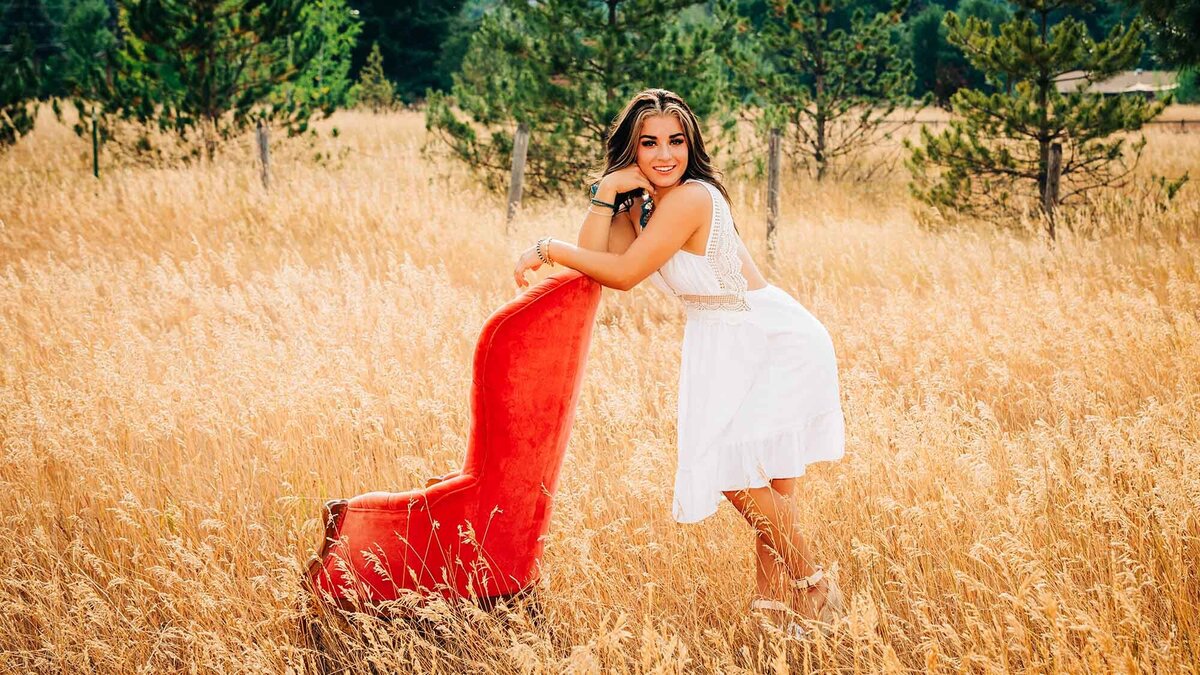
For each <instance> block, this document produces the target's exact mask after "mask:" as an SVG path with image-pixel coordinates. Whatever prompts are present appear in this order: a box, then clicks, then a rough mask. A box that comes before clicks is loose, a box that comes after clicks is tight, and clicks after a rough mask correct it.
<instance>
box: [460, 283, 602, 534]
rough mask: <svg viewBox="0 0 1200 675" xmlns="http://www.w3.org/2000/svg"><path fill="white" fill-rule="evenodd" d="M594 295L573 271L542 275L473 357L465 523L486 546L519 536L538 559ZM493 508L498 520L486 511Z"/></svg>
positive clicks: (487, 327)
mask: <svg viewBox="0 0 1200 675" xmlns="http://www.w3.org/2000/svg"><path fill="white" fill-rule="evenodd" d="M600 294H601V286H600V284H599V283H597V282H596V281H595V280H593V279H591V278H590V277H588V276H586V275H583V274H581V273H579V272H576V271H574V270H567V271H564V272H559V273H557V274H554V275H551V276H550V277H548V278H546V279H544V280H542V281H541V282H540V283H539V284H537V285H535V286H534V287H533V288H530V289H529V290H528V291H526V292H525V293H523V294H522V295H521V296H519V297H517V298H515V299H514V300H512V301H511V302H509V303H508V304H506V305H505V306H504V307H502V308H500V309H498V310H497V311H496V312H494V313H493V314H492V315H491V317H489V318H488V320H487V322H486V323H485V324H484V327H483V330H482V331H481V333H480V336H479V342H478V344H477V346H476V348H475V366H474V379H473V380H472V383H471V430H470V439H469V442H468V447H467V458H466V463H465V466H464V467H463V473H465V474H470V475H473V476H475V477H476V478H477V479H478V480H479V484H480V491H479V512H478V513H477V515H476V521H475V522H474V523H472V525H473V527H474V530H475V533H476V537H477V538H478V540H479V543H481V544H482V545H483V546H484V548H485V549H486V548H488V547H487V543H488V541H489V540H491V541H499V542H514V541H515V540H524V539H525V538H526V537H529V538H530V539H532V540H533V541H529V542H528V544H529V545H530V546H532V547H533V548H532V549H526V550H529V551H530V552H531V553H533V555H534V556H535V557H536V556H538V555H540V553H541V535H542V534H545V532H546V531H547V529H548V528H549V516H550V498H551V496H552V495H553V494H554V492H555V490H556V489H557V487H558V474H559V469H560V468H561V467H562V462H563V457H564V455H565V453H566V447H567V440H568V438H569V437H570V434H571V427H572V424H573V422H574V418H575V405H576V403H577V402H578V400H579V392H580V389H581V388H582V384H583V373H584V366H585V365H586V363H587V353H588V345H589V344H590V343H591V338H592V326H593V322H594V320H595V315H596V308H597V307H598V306H599V304H600ZM496 508H499V509H501V510H502V511H503V514H504V517H502V518H501V517H497V514H494V513H493V510H494V509H496Z"/></svg>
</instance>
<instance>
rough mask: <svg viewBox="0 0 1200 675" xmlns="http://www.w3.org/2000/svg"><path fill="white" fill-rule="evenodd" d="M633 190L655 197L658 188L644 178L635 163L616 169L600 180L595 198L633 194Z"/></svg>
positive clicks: (644, 175)
mask: <svg viewBox="0 0 1200 675" xmlns="http://www.w3.org/2000/svg"><path fill="white" fill-rule="evenodd" d="M635 190H646V191H647V192H649V193H650V196H651V197H653V196H655V193H656V192H657V191H658V188H656V187H654V184H653V183H651V182H650V179H649V178H646V174H644V173H642V170H641V169H640V168H638V165H637V164H636V163H634V164H630V165H629V166H626V167H623V168H620V169H617V170H616V171H614V172H612V173H610V174H608V175H607V176H605V177H604V178H601V179H600V190H599V191H598V192H597V193H596V194H597V196H599V195H601V194H604V195H605V196H611V197H615V196H616V195H618V194H620V193H622V192H633V191H635ZM601 199H603V197H601Z"/></svg>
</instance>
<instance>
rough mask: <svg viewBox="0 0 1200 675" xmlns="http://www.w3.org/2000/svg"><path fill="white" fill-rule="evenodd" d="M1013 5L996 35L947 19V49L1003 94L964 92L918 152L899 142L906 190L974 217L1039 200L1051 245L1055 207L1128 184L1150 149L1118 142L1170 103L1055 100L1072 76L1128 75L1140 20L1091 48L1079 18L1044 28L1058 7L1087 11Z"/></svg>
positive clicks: (1053, 0) (1042, 0)
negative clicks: (1064, 78) (1063, 80)
mask: <svg viewBox="0 0 1200 675" xmlns="http://www.w3.org/2000/svg"><path fill="white" fill-rule="evenodd" d="M1014 4H1016V5H1017V6H1018V7H1019V9H1018V12H1017V13H1016V15H1015V16H1014V17H1013V18H1012V19H1011V20H1009V21H1007V22H1006V23H1004V24H1003V25H1002V26H1001V27H1000V34H999V35H995V34H993V32H992V30H991V26H990V25H989V24H988V23H987V22H985V21H981V20H979V19H977V18H975V17H968V18H967V19H966V21H965V22H964V21H961V20H960V19H959V17H958V16H957V15H956V14H955V13H954V12H948V13H947V14H946V18H945V23H946V27H947V28H948V30H949V34H948V36H949V39H950V41H951V43H953V44H955V45H957V46H959V47H960V48H962V50H963V52H964V53H965V54H966V57H967V59H968V60H969V61H970V62H971V64H972V65H973V66H974V67H976V68H978V69H979V70H981V71H982V72H983V73H984V74H985V75H986V76H987V78H988V82H989V83H990V84H992V85H993V86H994V87H996V89H997V90H998V91H997V92H995V93H991V94H988V93H985V92H982V91H978V90H975V89H961V90H959V91H958V92H957V93H956V94H955V95H954V96H953V98H952V99H951V107H952V109H953V112H954V115H955V118H954V119H952V120H951V121H950V124H949V126H948V128H947V129H946V130H944V131H943V132H941V133H939V134H934V133H932V132H930V131H929V130H928V129H927V128H924V127H922V128H921V140H920V145H919V146H918V144H916V143H913V142H911V141H908V140H905V146H906V147H907V148H908V149H909V150H911V153H912V154H911V155H910V156H909V158H908V160H907V163H908V166H909V169H910V170H911V172H912V175H913V181H912V182H911V183H910V189H911V190H912V193H913V195H914V196H916V197H917V198H919V199H921V200H923V201H925V202H927V203H929V204H931V205H935V206H939V207H947V208H951V209H956V210H959V211H961V212H965V213H977V214H981V213H991V214H995V213H998V212H999V213H1003V212H1007V211H1008V210H1010V209H1011V208H1013V207H1025V206H1027V205H1028V199H1031V198H1033V199H1036V201H1037V207H1038V208H1040V209H1041V212H1042V213H1043V214H1044V215H1045V216H1046V223H1047V230H1048V232H1049V234H1050V237H1051V238H1054V236H1055V218H1054V213H1055V209H1056V208H1057V207H1058V205H1059V204H1062V203H1066V202H1069V201H1071V200H1073V199H1078V198H1081V197H1082V196H1083V195H1084V194H1086V193H1087V192H1088V191H1090V190H1094V189H1097V188H1102V187H1105V186H1117V185H1120V184H1122V181H1123V180H1124V179H1126V178H1127V177H1128V176H1129V175H1130V173H1131V172H1132V171H1133V168H1134V166H1135V165H1136V163H1137V159H1138V158H1139V157H1140V155H1141V152H1142V149H1143V148H1144V146H1145V138H1144V137H1142V138H1140V139H1139V140H1137V141H1136V142H1134V143H1131V144H1127V143H1126V139H1125V138H1124V137H1122V136H1120V135H1118V132H1131V131H1137V130H1138V129H1140V128H1141V127H1142V126H1143V125H1144V124H1145V123H1146V122H1147V121H1148V120H1150V119H1152V118H1154V117H1155V116H1156V115H1158V114H1159V113H1160V112H1161V111H1162V109H1163V107H1164V106H1165V105H1166V103H1167V101H1166V100H1160V101H1148V100H1146V99H1143V98H1141V97H1128V96H1115V97H1105V96H1103V95H1100V94H1096V93H1087V92H1085V91H1072V92H1069V93H1060V92H1059V91H1058V90H1057V88H1056V86H1055V80H1056V78H1058V77H1059V76H1060V75H1062V74H1064V73H1066V72H1068V71H1071V70H1075V69H1082V70H1084V71H1086V72H1087V73H1089V79H1090V81H1101V80H1104V79H1107V78H1109V77H1111V76H1112V75H1115V74H1116V73H1118V72H1120V71H1122V70H1125V69H1127V68H1129V67H1130V66H1132V65H1133V64H1135V63H1136V62H1137V61H1138V58H1139V57H1140V55H1141V51H1142V44H1141V42H1140V39H1139V36H1140V33H1141V22H1140V21H1139V20H1135V21H1134V22H1132V23H1131V24H1130V25H1129V26H1127V27H1123V26H1120V25H1118V26H1114V28H1113V30H1112V31H1111V32H1110V33H1109V34H1108V36H1107V38H1105V39H1103V40H1098V41H1097V40H1093V39H1092V38H1091V37H1090V36H1089V35H1088V31H1087V29H1086V27H1085V26H1084V24H1083V23H1082V22H1080V21H1079V20H1077V19H1074V18H1071V17H1067V18H1065V19H1063V20H1061V21H1059V22H1057V23H1053V24H1052V22H1051V18H1052V15H1053V14H1055V13H1056V12H1058V11H1059V10H1062V9H1064V8H1069V7H1076V8H1084V9H1087V8H1089V7H1090V3H1089V2H1088V1H1087V0H1015V2H1014ZM1127 145H1128V147H1127ZM1126 150H1129V151H1130V153H1129V154H1132V160H1131V161H1130V157H1129V154H1127V153H1126ZM1056 168H1057V169H1058V171H1057V172H1056V171H1055V169H1056ZM1022 198H1024V201H1023V200H1022Z"/></svg>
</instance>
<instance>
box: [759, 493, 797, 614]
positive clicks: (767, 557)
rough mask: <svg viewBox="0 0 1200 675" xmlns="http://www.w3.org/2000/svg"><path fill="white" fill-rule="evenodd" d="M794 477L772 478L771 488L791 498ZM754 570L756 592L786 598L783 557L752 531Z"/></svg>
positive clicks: (779, 598) (785, 573)
mask: <svg viewBox="0 0 1200 675" xmlns="http://www.w3.org/2000/svg"><path fill="white" fill-rule="evenodd" d="M795 486H796V479H795V478H774V479H772V480H771V488H772V489H773V490H775V491H776V492H778V493H779V494H780V495H782V496H784V497H785V498H787V499H792V493H793V491H794V490H795ZM754 572H755V585H756V587H757V590H758V594H759V595H760V596H762V597H764V598H774V599H777V600H786V599H787V597H788V596H787V582H788V570H787V566H786V565H785V564H784V561H783V557H782V556H781V555H779V554H778V553H776V552H775V551H773V550H772V549H771V546H770V543H769V542H768V541H767V539H766V537H765V536H764V535H763V534H762V533H761V532H759V531H758V530H757V529H756V530H755V531H754Z"/></svg>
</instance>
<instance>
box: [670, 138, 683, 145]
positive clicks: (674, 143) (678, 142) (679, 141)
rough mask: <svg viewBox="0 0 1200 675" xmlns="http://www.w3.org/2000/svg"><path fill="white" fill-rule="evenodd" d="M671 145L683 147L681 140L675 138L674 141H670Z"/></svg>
mask: <svg viewBox="0 0 1200 675" xmlns="http://www.w3.org/2000/svg"><path fill="white" fill-rule="evenodd" d="M671 145H683V139H682V138H676V139H675V140H673V141H671Z"/></svg>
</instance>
